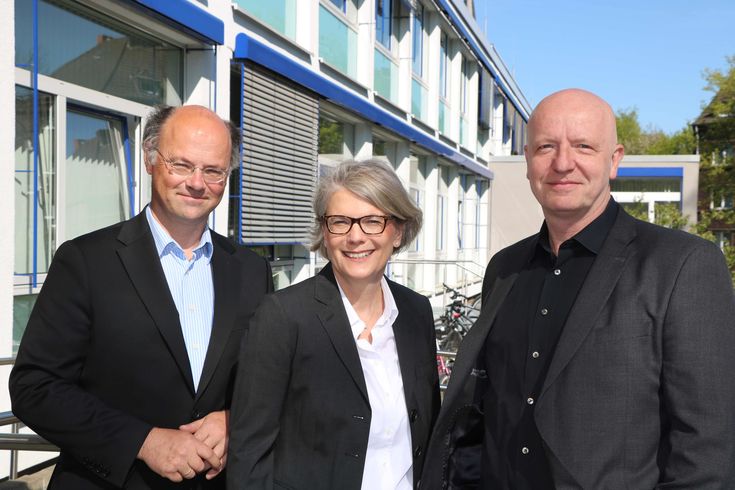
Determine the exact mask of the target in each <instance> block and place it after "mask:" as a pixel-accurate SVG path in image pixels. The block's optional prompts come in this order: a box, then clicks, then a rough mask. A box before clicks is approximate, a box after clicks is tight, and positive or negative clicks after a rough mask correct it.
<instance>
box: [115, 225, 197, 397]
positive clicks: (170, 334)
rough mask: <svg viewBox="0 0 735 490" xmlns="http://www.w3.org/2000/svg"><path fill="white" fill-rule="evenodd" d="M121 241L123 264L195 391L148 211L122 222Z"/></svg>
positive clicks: (177, 316)
mask: <svg viewBox="0 0 735 490" xmlns="http://www.w3.org/2000/svg"><path fill="white" fill-rule="evenodd" d="M118 240H120V242H122V243H123V244H125V247H122V248H120V249H118V251H117V253H118V255H119V257H120V260H121V261H122V264H123V267H125V270H126V271H127V273H128V276H129V277H130V281H131V282H132V283H133V287H135V289H136V291H137V292H138V295H139V297H140V300H141V301H142V302H143V304H144V305H145V307H146V309H147V310H148V313H150V315H151V317H152V318H153V322H154V323H155V324H156V327H157V328H158V330H159V332H160V333H161V337H163V340H164V342H165V343H166V345H167V346H168V349H169V351H170V352H171V355H172V356H173V358H174V360H175V361H176V365H177V366H178V367H179V370H180V371H181V375H182V376H183V377H184V380H186V383H187V386H188V387H189V389H190V390H191V392H192V394H193V393H194V381H193V377H192V374H191V366H190V364H189V356H188V354H187V353H186V345H185V344H184V336H183V334H182V333H181V324H180V323H179V314H178V312H177V310H176V305H175V304H174V300H173V297H172V296H171V292H170V291H169V288H168V283H167V282H166V276H165V275H164V273H163V268H162V267H161V261H160V260H159V258H158V252H157V251H156V245H155V243H154V242H153V235H152V234H151V230H150V227H149V225H148V221H147V219H146V216H145V212H141V213H140V214H138V216H136V217H135V218H133V219H131V220H130V221H128V222H126V223H125V224H123V227H122V229H121V230H120V234H119V235H118Z"/></svg>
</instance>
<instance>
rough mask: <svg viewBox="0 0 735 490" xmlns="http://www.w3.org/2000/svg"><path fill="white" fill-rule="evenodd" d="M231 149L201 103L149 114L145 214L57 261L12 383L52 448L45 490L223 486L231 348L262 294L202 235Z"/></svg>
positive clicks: (261, 283)
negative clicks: (54, 454) (54, 455)
mask: <svg viewBox="0 0 735 490" xmlns="http://www.w3.org/2000/svg"><path fill="white" fill-rule="evenodd" d="M239 147H240V134H239V132H238V131H237V129H236V128H233V127H232V125H231V124H230V123H229V122H226V121H223V120H222V119H220V118H219V117H218V116H217V115H216V114H214V113H213V112H211V111H210V110H208V109H206V108H204V107H199V106H184V107H179V108H173V107H158V108H157V109H156V110H155V111H154V112H153V114H151V116H150V117H149V118H148V120H147V123H146V129H145V133H144V135H143V150H144V155H145V161H146V170H147V172H148V173H149V174H150V175H151V179H152V198H151V203H150V205H149V206H147V207H146V208H145V209H144V211H143V212H141V213H140V214H139V215H138V216H136V217H134V218H133V219H131V220H129V221H126V222H124V223H119V224H117V225H114V226H111V227H108V228H105V229H102V230H98V231H95V232H92V233H90V234H88V235H84V236H81V237H79V238H75V239H74V240H71V241H68V242H66V243H64V244H63V245H62V246H61V247H59V249H58V251H57V252H56V255H55V257H54V260H53V263H52V264H51V267H50V269H49V273H48V276H47V279H46V281H45V284H44V286H43V288H42V290H41V293H40V295H39V297H38V301H37V302H36V306H35V308H34V310H33V313H32V314H31V317H30V319H29V321H28V326H27V328H26V332H25V335H24V337H23V340H22V341H21V345H20V349H19V352H18V357H17V361H16V364H15V367H14V368H13V372H12V374H11V377H10V393H11V398H12V402H13V411H14V413H15V414H16V415H17V416H18V417H19V418H20V419H21V420H23V421H24V422H25V423H26V424H27V425H28V426H29V427H31V428H32V429H34V430H35V431H36V432H38V433H39V434H40V435H42V436H43V437H45V438H46V439H48V440H49V441H51V442H52V443H54V444H56V445H58V446H59V448H60V449H61V455H60V458H59V461H58V463H57V465H56V468H55V471H54V474H53V477H52V479H51V482H50V484H49V488H51V489H54V488H62V489H67V488H73V489H93V488H94V489H96V488H112V487H120V488H132V489H158V488H171V487H173V488H176V487H178V485H176V484H175V483H174V482H182V481H188V484H187V486H186V488H196V489H219V488H224V486H225V478H224V475H222V474H221V472H222V470H223V469H224V467H225V464H226V460H227V445H228V439H227V438H228V430H227V421H228V416H229V415H228V414H229V406H230V400H231V387H232V384H233V382H234V374H235V365H236V361H237V353H238V350H239V347H240V339H241V337H242V336H243V331H244V327H245V326H246V325H247V324H248V321H249V318H250V316H251V314H252V312H253V311H254V309H255V306H256V305H257V304H258V303H259V302H260V299H261V298H262V297H263V296H264V295H265V294H266V293H267V292H270V291H271V290H272V279H271V273H270V267H269V265H268V262H267V261H265V260H263V259H261V258H259V257H258V256H257V255H255V254H253V253H252V252H249V251H247V250H245V249H244V248H242V247H239V246H237V245H236V244H234V243H233V242H231V241H230V240H228V239H227V238H225V237H223V236H220V235H218V234H217V233H215V232H214V231H212V230H210V229H209V228H208V227H207V221H208V218H209V214H210V213H211V212H212V210H213V209H214V208H215V207H216V206H217V205H218V204H219V202H220V200H221V199H222V195H223V193H224V190H225V185H226V181H227V178H228V176H229V174H230V169H231V168H232V166H234V165H236V164H238V163H239Z"/></svg>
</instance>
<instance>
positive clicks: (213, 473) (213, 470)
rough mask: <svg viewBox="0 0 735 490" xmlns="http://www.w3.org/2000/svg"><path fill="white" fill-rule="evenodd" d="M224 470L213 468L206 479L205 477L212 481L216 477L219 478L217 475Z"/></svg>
mask: <svg viewBox="0 0 735 490" xmlns="http://www.w3.org/2000/svg"><path fill="white" fill-rule="evenodd" d="M223 469H224V468H220V469H218V470H215V469H214V468H212V469H211V470H209V471H207V474H206V475H204V477H205V478H206V479H207V480H211V479H212V478H214V477H215V476H217V475H219V474H220V473H222V470H223Z"/></svg>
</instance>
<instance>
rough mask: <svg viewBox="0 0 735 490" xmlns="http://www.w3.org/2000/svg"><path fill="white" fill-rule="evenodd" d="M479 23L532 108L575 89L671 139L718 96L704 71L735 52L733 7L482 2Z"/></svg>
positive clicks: (703, 0)
mask: <svg viewBox="0 0 735 490" xmlns="http://www.w3.org/2000/svg"><path fill="white" fill-rule="evenodd" d="M475 7H476V10H477V23H478V24H479V25H480V27H481V28H483V30H484V29H485V28H486V29H487V37H488V39H489V40H490V42H491V43H493V44H494V45H495V48H496V49H497V50H498V51H499V52H500V55H501V56H502V58H503V60H504V61H505V64H506V65H507V66H508V68H509V69H510V70H511V72H512V73H513V74H514V76H515V78H516V81H517V82H518V84H519V86H520V87H521V90H523V93H524V94H525V96H526V98H527V99H528V101H529V102H530V103H531V105H532V106H535V105H536V104H537V103H538V102H539V100H541V99H542V98H543V97H544V96H546V95H548V94H550V93H552V92H554V91H556V90H559V89H562V88H567V87H580V88H584V89H588V90H591V91H592V92H595V93H597V94H598V95H600V96H601V97H603V98H604V99H605V100H607V101H608V102H609V103H610V105H612V107H613V109H615V110H616V111H617V110H618V109H628V108H633V107H636V108H637V109H638V116H639V120H640V122H641V125H642V126H643V127H649V126H653V127H656V128H659V129H662V130H664V131H666V132H667V133H671V132H673V131H677V130H679V129H681V128H682V127H684V126H685V125H686V124H687V123H688V122H690V121H692V120H694V119H695V118H696V117H697V116H698V115H699V112H700V110H701V107H702V105H703V104H706V103H707V102H709V100H710V98H711V96H712V93H711V92H708V91H705V90H704V86H705V81H704V78H703V77H702V73H703V71H704V69H705V68H711V69H724V68H725V67H726V64H727V63H726V60H725V56H728V55H730V56H733V55H735V0H700V1H695V0H637V1H632V0H613V1H603V0H587V1H584V0H475Z"/></svg>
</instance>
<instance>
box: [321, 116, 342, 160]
mask: <svg viewBox="0 0 735 490" xmlns="http://www.w3.org/2000/svg"><path fill="white" fill-rule="evenodd" d="M343 139H344V136H343V128H342V124H341V123H338V122H335V121H330V120H328V119H320V120H319V153H320V154H323V153H331V154H341V153H342V140H343Z"/></svg>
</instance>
